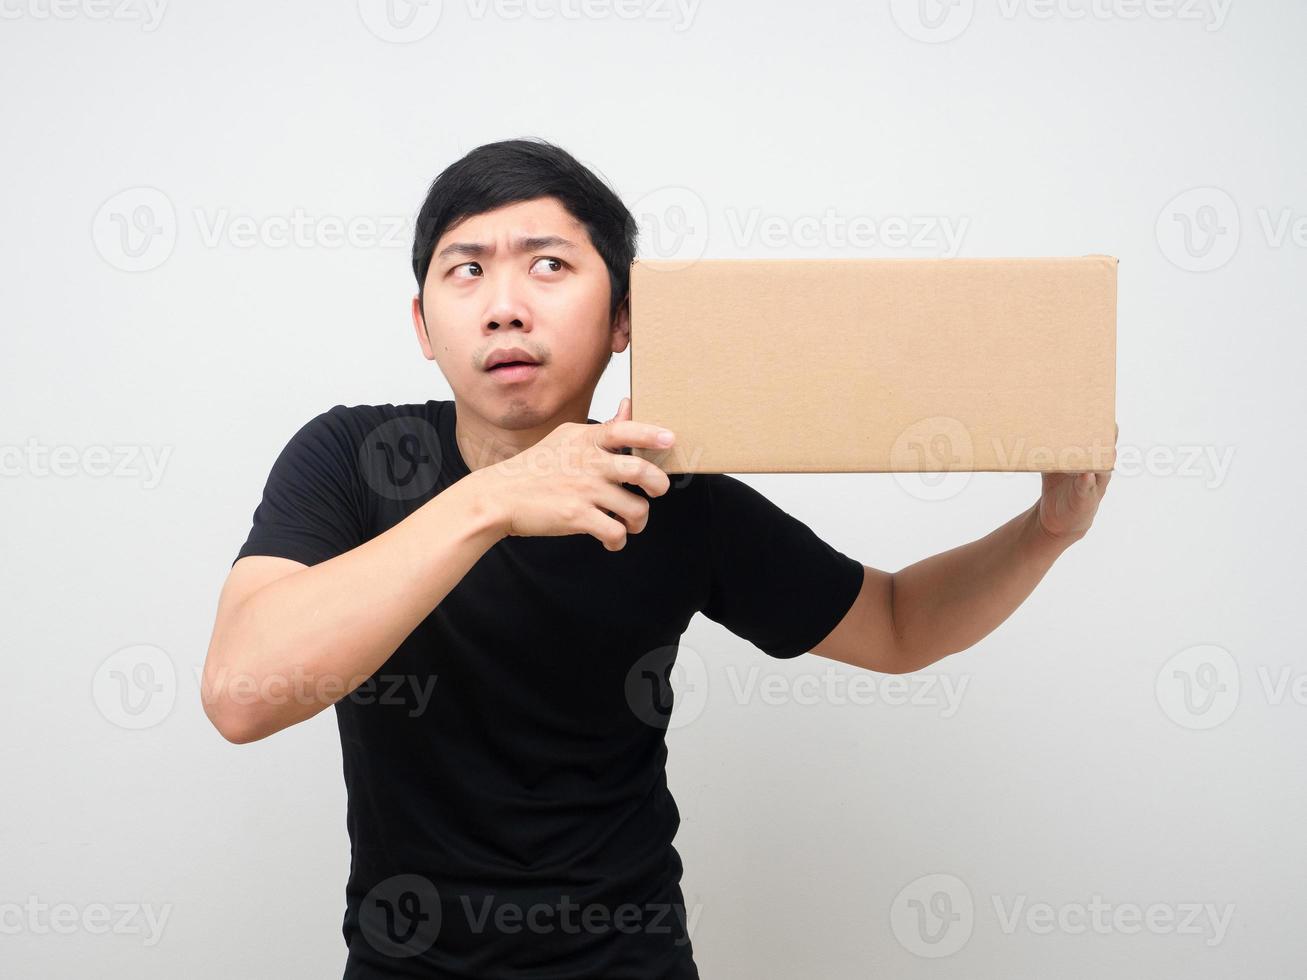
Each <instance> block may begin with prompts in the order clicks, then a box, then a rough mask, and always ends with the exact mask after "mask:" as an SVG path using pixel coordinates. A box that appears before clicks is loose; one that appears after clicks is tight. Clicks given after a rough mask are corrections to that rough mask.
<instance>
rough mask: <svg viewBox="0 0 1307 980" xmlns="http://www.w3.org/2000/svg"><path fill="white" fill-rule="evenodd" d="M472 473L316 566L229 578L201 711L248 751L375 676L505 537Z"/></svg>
mask: <svg viewBox="0 0 1307 980" xmlns="http://www.w3.org/2000/svg"><path fill="white" fill-rule="evenodd" d="M480 489H481V488H480V484H479V481H478V480H477V479H476V473H472V474H470V475H469V476H466V477H464V478H463V479H461V480H459V481H458V482H456V483H454V484H453V485H452V486H450V487H449V488H447V489H446V490H445V491H443V492H442V493H439V494H437V495H436V496H435V497H433V498H432V499H431V500H429V501H428V502H427V503H425V504H424V505H422V507H420V508H419V509H418V510H416V511H415V512H414V513H412V514H410V515H409V516H408V517H407V518H405V519H404V520H403V521H401V522H400V523H399V524H396V525H395V526H394V527H392V528H390V529H389V530H388V531H386V532H385V533H383V534H380V535H378V536H377V537H375V538H373V539H372V540H370V541H367V542H365V543H364V544H362V545H360V546H358V547H357V548H354V549H352V550H350V551H347V552H345V553H344V554H341V555H337V556H336V557H335V558H332V559H330V560H328V561H324V562H322V563H321V564H317V565H313V566H306V565H304V564H302V563H300V562H296V561H290V560H289V559H285V558H274V557H265V556H248V557H245V558H242V559H240V560H239V561H237V562H236V564H235V565H234V566H233V567H232V570H231V572H230V573H229V575H228V577H227V581H226V583H225V584H224V586H223V589H222V595H221V597H220V598H219V600H218V614H217V618H216V621H215V623H214V628H213V635H212V638H211V639H210V642H209V650H208V655H207V657H206V659H205V663H204V677H203V682H202V685H201V693H202V696H203V701H204V711H205V714H206V715H208V717H209V719H210V720H211V721H212V722H213V724H214V726H215V727H217V729H218V730H219V731H220V732H221V733H222V735H223V737H225V738H226V739H228V740H229V741H232V742H238V743H239V742H252V741H255V740H257V739H261V738H265V737H267V736H268V735H271V734H273V733H274V732H277V731H280V730H281V729H283V728H287V727H289V726H290V725H294V724H296V723H298V722H301V721H304V720H305V719H307V718H310V717H312V716H313V715H315V714H317V713H318V712H319V711H321V710H322V709H323V708H326V707H328V706H329V705H331V704H334V703H335V702H336V701H338V700H340V699H341V698H343V697H345V696H346V695H347V694H349V693H350V692H351V691H353V690H354V689H355V688H356V687H358V686H359V685H360V684H361V683H363V681H365V680H366V679H367V678H368V677H369V676H371V675H372V674H373V673H374V672H375V671H376V670H377V668H379V667H380V666H381V665H382V664H383V663H385V661H386V660H387V659H388V658H389V657H390V655H391V654H392V653H394V651H395V650H396V648H398V646H399V645H400V643H402V642H403V640H404V638H405V637H406V636H408V634H409V633H411V632H412V631H413V629H414V628H415V627H416V626H417V625H418V624H419V623H420V622H421V621H422V620H423V619H424V618H426V616H427V615H428V614H430V612H431V610H432V609H434V608H435V607H436V606H437V605H438V604H439V603H440V601H441V600H442V599H444V597H445V596H446V595H448V594H449V592H450V591H451V590H452V589H453V588H454V586H455V585H457V584H458V583H459V581H461V580H462V578H463V576H464V575H465V574H466V573H467V572H468V570H469V569H471V568H472V566H473V565H475V564H476V562H477V561H478V559H480V557H481V556H482V555H483V554H484V553H485V552H486V551H487V550H488V549H489V548H490V547H491V546H492V545H493V544H494V543H495V542H496V541H498V540H499V539H500V538H501V537H502V531H501V530H500V528H499V526H498V523H497V520H496V517H495V515H494V513H493V512H492V509H491V507H490V506H489V505H488V504H487V503H486V502H485V498H484V497H483V496H482V495H481V494H480V493H479V491H480Z"/></svg>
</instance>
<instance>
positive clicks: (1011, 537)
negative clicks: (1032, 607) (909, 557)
mask: <svg viewBox="0 0 1307 980" xmlns="http://www.w3.org/2000/svg"><path fill="white" fill-rule="evenodd" d="M1069 543H1070V542H1069V541H1066V540H1060V539H1055V538H1054V537H1052V536H1051V535H1050V534H1048V532H1047V531H1045V530H1044V529H1043V527H1042V525H1041V524H1040V522H1039V507H1038V504H1036V505H1035V506H1034V507H1032V508H1030V509H1028V510H1026V511H1024V512H1023V513H1021V514H1019V515H1017V516H1016V517H1014V518H1013V519H1012V520H1010V521H1008V522H1007V523H1006V524H1004V525H1003V526H1001V527H999V528H996V529H995V530H994V531H992V532H990V533H989V534H987V535H985V536H984V537H983V538H980V539H978V540H976V541H972V542H969V543H968V544H964V545H961V546H959V547H957V548H953V549H951V550H949V551H945V552H942V553H940V554H938V555H932V556H931V557H929V558H925V559H923V560H921V561H919V562H917V563H916V564H913V565H909V566H907V567H906V568H903V569H900V570H899V571H897V572H895V573H894V575H893V579H892V585H893V588H892V599H891V608H892V618H893V622H894V631H895V634H896V636H897V637H898V657H899V659H900V661H901V663H902V664H903V669H904V670H909V671H910V670H920V669H921V668H922V667H926V666H929V665H930V664H932V663H934V662H935V661H937V660H940V659H942V658H944V657H947V656H948V655H949V654H952V653H957V652H959V651H961V650H966V649H967V648H968V647H971V646H974V645H975V644H976V643H978V642H979V641H980V640H982V639H983V638H984V637H986V636H988V635H989V634H990V633H991V632H992V631H993V630H994V629H996V628H997V627H998V625H999V624H1000V623H1002V622H1003V621H1004V620H1005V619H1007V618H1008V617H1009V616H1010V615H1012V613H1013V612H1014V611H1015V610H1016V608H1017V607H1018V606H1020V605H1021V603H1022V602H1024V601H1025V599H1026V597H1027V596H1029V595H1030V593H1031V592H1032V591H1034V588H1035V586H1036V585H1038V584H1039V581H1040V579H1042V578H1043V577H1044V574H1045V573H1046V572H1047V571H1048V570H1049V568H1050V567H1052V565H1053V562H1054V561H1056V560H1057V557H1058V556H1059V555H1060V554H1061V553H1062V552H1063V551H1064V550H1066V548H1067V546H1068V544H1069Z"/></svg>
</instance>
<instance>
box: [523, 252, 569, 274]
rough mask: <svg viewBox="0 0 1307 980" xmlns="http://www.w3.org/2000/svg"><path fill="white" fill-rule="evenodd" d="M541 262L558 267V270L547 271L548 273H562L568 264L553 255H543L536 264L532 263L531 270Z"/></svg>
mask: <svg viewBox="0 0 1307 980" xmlns="http://www.w3.org/2000/svg"><path fill="white" fill-rule="evenodd" d="M540 262H552V263H553V264H554V265H556V266H557V267H558V268H556V269H547V270H546V271H547V272H560V271H561V270H562V269H563V267H564V266H565V265H566V264H567V263H565V262H564V261H563V260H562V259H556V258H554V257H553V256H552V255H542V256H540V258H538V259H536V260H535V262H532V263H531V268H532V269H534V268H535V267H536V265H537V264H538V263H540Z"/></svg>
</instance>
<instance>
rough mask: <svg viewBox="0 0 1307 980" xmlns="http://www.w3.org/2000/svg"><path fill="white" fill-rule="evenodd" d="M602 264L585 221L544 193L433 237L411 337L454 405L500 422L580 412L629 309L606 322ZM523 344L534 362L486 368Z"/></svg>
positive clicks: (626, 331)
mask: <svg viewBox="0 0 1307 980" xmlns="http://www.w3.org/2000/svg"><path fill="white" fill-rule="evenodd" d="M609 293H610V287H609V280H608V267H607V266H606V265H605V264H604V260H603V259H602V258H601V257H600V255H599V253H598V252H597V251H595V248H594V246H593V245H592V244H591V242H590V236H589V234H587V232H586V230H585V226H584V225H582V224H581V223H580V222H578V221H577V220H576V219H575V218H573V217H572V216H571V215H570V214H569V213H568V212H567V210H566V209H565V208H564V207H563V206H562V205H561V204H560V203H559V202H558V201H557V200H556V199H555V198H552V197H542V198H537V199H535V200H531V201H522V202H519V203H517V204H511V205H507V206H505V207H502V208H499V209H497V210H494V211H487V212H486V213H484V214H478V215H475V216H473V217H470V218H467V219H465V220H464V221H463V222H462V223H460V224H458V225H455V226H454V227H452V228H449V229H447V230H446V231H445V233H444V234H443V235H442V236H441V237H440V240H439V241H438V242H436V245H435V249H434V251H433V253H432V258H431V267H430V269H429V270H428V271H427V277H426V282H425V285H424V286H423V296H422V303H421V304H419V303H418V300H417V298H416V297H415V298H414V301H413V322H414V326H415V327H416V328H417V333H418V341H419V343H420V344H421V345H422V351H423V353H424V354H425V356H426V357H427V358H428V359H429V360H434V361H435V362H436V363H437V365H439V367H440V370H441V372H442V373H443V374H444V375H445V377H446V379H448V381H449V385H450V387H451V388H453V390H454V394H455V396H456V398H457V400H458V401H459V403H460V405H466V406H467V407H469V408H470V409H471V410H472V411H474V412H476V414H478V415H479V416H481V417H482V418H485V419H487V420H488V421H490V422H491V423H493V424H496V425H501V426H503V427H505V428H512V429H518V428H529V427H532V426H538V425H542V424H545V423H547V422H549V421H550V420H551V419H553V418H555V417H556V416H559V415H560V414H564V413H572V414H575V413H577V412H578V411H579V412H580V413H582V414H584V413H585V412H586V411H587V410H588V408H589V403H590V397H591V396H592V395H593V393H594V388H595V385H596V384H597V383H598V381H599V377H600V375H602V374H603V371H604V368H605V367H606V366H607V364H608V361H609V359H610V358H611V356H612V354H613V353H615V352H621V351H623V350H625V349H626V345H627V342H628V341H629V339H630V327H629V322H628V319H627V315H626V312H625V309H623V311H622V312H621V313H619V314H618V317H617V318H616V320H614V321H610V319H609V316H608V310H609ZM508 348H519V349H520V350H521V351H523V352H524V353H525V355H526V357H527V358H529V359H530V360H533V361H535V362H536V366H534V367H507V368H490V367H489V366H488V362H489V358H490V357H491V355H494V354H496V353H497V352H502V351H504V350H507V349H508Z"/></svg>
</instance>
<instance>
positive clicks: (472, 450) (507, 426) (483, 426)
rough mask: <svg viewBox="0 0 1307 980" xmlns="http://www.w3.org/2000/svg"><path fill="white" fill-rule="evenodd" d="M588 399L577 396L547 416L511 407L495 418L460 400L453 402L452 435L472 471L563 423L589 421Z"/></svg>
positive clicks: (509, 454) (520, 448) (519, 449)
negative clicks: (515, 412)
mask: <svg viewBox="0 0 1307 980" xmlns="http://www.w3.org/2000/svg"><path fill="white" fill-rule="evenodd" d="M589 403H590V399H589V398H588V397H585V398H577V399H576V400H574V401H573V402H571V403H569V404H567V405H565V406H563V408H562V409H561V410H560V411H559V412H557V413H555V414H554V415H552V416H549V417H548V418H538V419H537V417H536V416H535V415H534V414H529V415H528V414H523V415H515V414H513V412H512V411H511V410H510V412H508V413H506V414H505V415H504V416H502V417H501V418H499V419H497V420H491V419H487V418H485V417H484V416H481V415H478V414H477V413H476V412H475V411H473V410H472V409H471V408H469V407H467V406H466V405H465V404H464V403H463V402H459V401H457V400H456V401H455V408H454V416H455V423H454V438H455V439H456V440H457V441H458V451H459V453H460V454H461V455H462V457H463V461H464V462H465V463H467V468H468V469H469V470H471V471H473V472H475V471H476V470H479V469H483V468H484V467H487V466H494V465H495V464H496V463H500V462H503V461H504V460H506V459H511V458H512V457H513V456H516V455H517V454H518V453H521V452H525V451H526V450H528V449H530V448H531V447H532V446H534V445H535V444H536V443H538V442H539V441H540V440H541V439H543V438H544V437H545V436H547V435H549V433H551V432H553V431H554V429H556V428H558V427H559V426H560V425H562V424H563V423H564V422H581V423H585V422H587V421H589V419H588V416H587V414H586V407H587V406H588V405H589Z"/></svg>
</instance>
